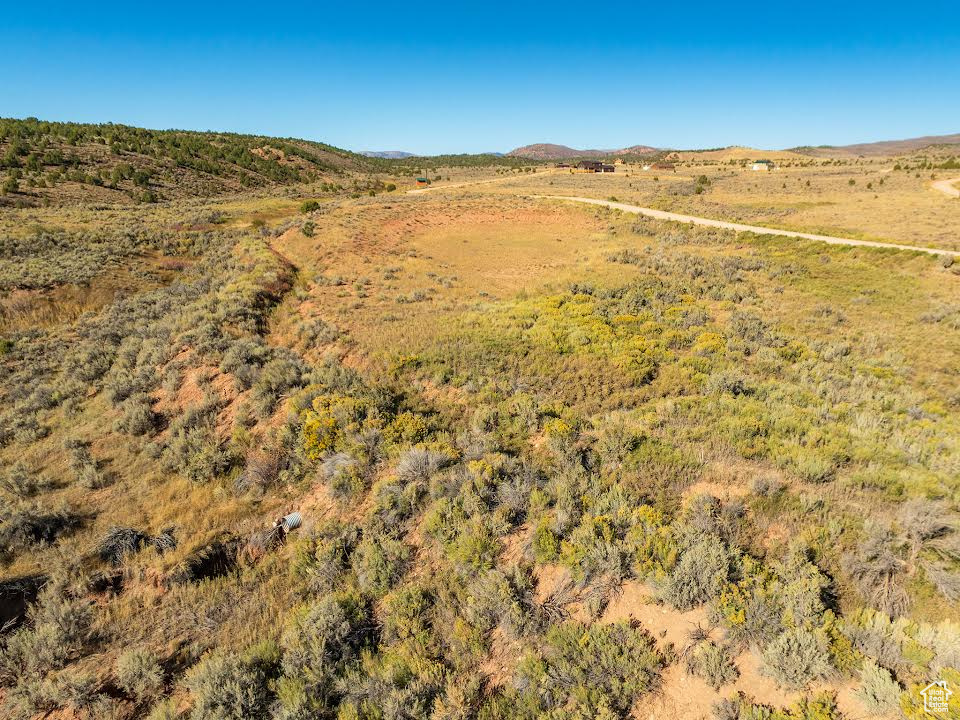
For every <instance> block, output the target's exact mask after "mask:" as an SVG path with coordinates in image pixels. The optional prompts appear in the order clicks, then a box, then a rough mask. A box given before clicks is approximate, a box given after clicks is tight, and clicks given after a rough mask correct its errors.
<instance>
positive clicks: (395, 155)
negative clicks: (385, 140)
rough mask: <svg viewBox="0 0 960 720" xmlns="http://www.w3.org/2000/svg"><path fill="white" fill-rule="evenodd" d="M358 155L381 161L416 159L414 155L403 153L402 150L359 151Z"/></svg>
mask: <svg viewBox="0 0 960 720" xmlns="http://www.w3.org/2000/svg"><path fill="white" fill-rule="evenodd" d="M360 155H363V156H364V157H370V158H380V159H382V160H402V159H403V158H410V157H416V153H409V152H404V151H403V150H361V151H360Z"/></svg>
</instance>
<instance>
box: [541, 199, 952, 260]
mask: <svg viewBox="0 0 960 720" xmlns="http://www.w3.org/2000/svg"><path fill="white" fill-rule="evenodd" d="M944 182H948V181H944ZM533 197H536V198H542V199H547V200H568V201H570V202H581V203H588V204H590V205H602V206H603V207H608V208H614V209H615V210H622V211H624V212H629V213H635V214H637V215H646V216H647V217H652V218H657V219H658V220H672V221H674V222H682V223H689V224H691V225H703V226H705V227H715V228H723V229H725V230H734V231H736V232H750V233H754V234H755V235H779V236H781V237H791V238H800V239H803V240H816V241H818V242H824V243H828V244H830V245H862V246H864V247H876V248H893V249H895V250H913V251H915V252H922V253H929V254H931V255H948V256H950V257H956V258H960V251H958V250H941V249H940V248H927V247H917V246H915V245H896V244H894V243H882V242H875V241H873V240H853V239H851V238H839V237H831V236H830V235H814V234H812V233H804V232H796V231H794V230H776V229H774V228H767V227H761V226H759V225H743V224H741V223H734V222H727V221H725V220H712V219H710V218H702V217H696V216H694V215H681V214H679V213H673V212H666V211H665V210H654V209H653V208H645V207H640V206H638V205H627V204H626V203H622V202H614V201H612V200H598V199H597V198H588V197H578V196H571V195H534V196H533Z"/></svg>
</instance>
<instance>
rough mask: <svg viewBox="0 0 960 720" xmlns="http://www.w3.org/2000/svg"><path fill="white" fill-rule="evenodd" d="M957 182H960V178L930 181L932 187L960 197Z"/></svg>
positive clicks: (951, 195) (945, 193)
mask: <svg viewBox="0 0 960 720" xmlns="http://www.w3.org/2000/svg"><path fill="white" fill-rule="evenodd" d="M957 183H960V178H952V179H950V180H937V181H935V182H932V183H930V187H932V188H933V189H934V190H936V191H937V192H942V193H943V194H944V195H949V196H950V197H955V198H960V190H958V189H957V187H956V185H957Z"/></svg>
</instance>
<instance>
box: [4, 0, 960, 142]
mask: <svg viewBox="0 0 960 720" xmlns="http://www.w3.org/2000/svg"><path fill="white" fill-rule="evenodd" d="M0 51H2V57H3V63H4V66H5V67H4V69H3V71H2V72H0V116H5V117H27V116H35V117H39V118H43V119H51V120H75V121H83V122H108V121H113V122H122V123H126V124H130V125H140V126H146V127H151V128H171V127H176V128H189V129H196V130H206V129H214V130H233V131H238V132H252V133H263V134H269V135H279V136H295V137H304V138H309V139H314V140H322V141H325V142H329V143H332V144H334V145H338V146H341V147H346V148H350V149H353V150H363V149H376V150H408V151H412V152H419V153H439V152H480V151H487V150H500V151H506V150H509V149H511V148H513V147H515V146H517V145H523V144H527V143H533V142H555V143H562V144H566V145H571V146H574V147H620V146H624V145H632V144H638V143H644V144H651V145H656V146H661V147H715V146H722V145H731V144H746V145H753V146H757V147H789V146H793V145H797V144H821V143H830V144H842V143H851V142H859V141H870V140H880V139H895V138H901V137H911V136H916V135H926V134H943V133H954V132H960V2H957V0H951V1H950V2H942V1H940V0H928V1H927V2H916V3H910V4H905V3H897V4H893V3H890V4H884V3H879V2H874V3H864V2H859V1H855V2H845V1H844V0H834V1H833V2H830V3H823V2H819V1H817V0H814V1H810V2H791V3H785V2H776V0H768V1H767V2H763V3H737V4H732V3H724V2H721V1H715V2H709V3H699V2H684V1H683V0H679V1H674V2H667V1H663V2H657V3H645V2H637V1H635V2H629V3H620V2H593V3H590V2H579V3H566V2H562V1H560V0H558V1H557V2H552V3H542V4H536V5H534V4H531V3H524V2H519V1H517V2H510V3H507V2H499V1H498V0H489V1H488V2H483V3H472V2H458V0H449V1H448V2H442V3H441V2H433V1H432V0H419V1H418V0H407V1H403V0H392V1H391V2H387V3H381V2H372V1H371V2H357V1H356V0H353V1H352V2H351V0H344V1H343V2H338V3H330V4H328V3H324V2H314V3H309V4H307V3H283V2H274V3H266V2H261V3H256V4H251V3H244V2H234V3H223V4H222V5H221V6H220V7H217V8H212V7H204V6H203V5H202V3H200V2H193V3H184V2H180V0H172V1H171V2H166V3H135V2H130V0H127V1H126V2H124V3H114V2H99V3H84V2H78V1H76V0H75V1H74V2H71V3H69V4H67V3H60V2H57V1H53V2H42V1H41V2H37V1H32V2H31V1H30V0H20V1H19V2H18V1H17V0H12V2H9V3H4V7H3V9H2V11H0Z"/></svg>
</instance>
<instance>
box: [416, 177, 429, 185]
mask: <svg viewBox="0 0 960 720" xmlns="http://www.w3.org/2000/svg"><path fill="white" fill-rule="evenodd" d="M429 184H430V178H422V177H421V178H417V185H429Z"/></svg>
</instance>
